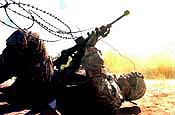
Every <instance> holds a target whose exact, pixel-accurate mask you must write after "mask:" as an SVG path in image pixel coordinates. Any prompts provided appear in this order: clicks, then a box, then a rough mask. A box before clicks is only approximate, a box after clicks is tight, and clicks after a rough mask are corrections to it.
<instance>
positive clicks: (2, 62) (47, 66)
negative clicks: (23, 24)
mask: <svg viewBox="0 0 175 115" xmlns="http://www.w3.org/2000/svg"><path fill="white" fill-rule="evenodd" d="M6 45H7V47H6V48H5V49H4V50H3V53H2V54H1V56H0V69H1V68H3V69H2V70H4V72H3V71H1V72H0V77H1V78H2V79H3V80H6V79H9V78H10V77H12V76H16V77H17V79H16V81H15V83H14V84H13V85H12V86H11V87H10V88H8V89H7V90H6V93H7V94H9V95H11V94H12V92H13V93H14V92H15V93H14V94H16V95H17V96H16V97H14V96H13V97H12V98H15V100H18V99H19V100H24V101H28V102H29V103H38V104H41V103H47V101H48V100H47V99H49V96H50V95H51V90H50V89H49V88H51V87H52V86H51V81H52V79H53V78H52V77H53V64H52V61H51V59H50V57H49V56H48V54H47V51H46V48H45V44H44V42H43V41H42V40H40V39H39V34H38V33H33V32H27V31H24V30H16V31H15V32H14V33H12V35H10V37H9V38H8V39H7V43H6ZM1 78H0V79H1ZM11 89H13V90H11ZM17 98H18V99H17Z"/></svg>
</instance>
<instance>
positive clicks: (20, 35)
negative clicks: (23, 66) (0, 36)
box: [6, 29, 27, 46]
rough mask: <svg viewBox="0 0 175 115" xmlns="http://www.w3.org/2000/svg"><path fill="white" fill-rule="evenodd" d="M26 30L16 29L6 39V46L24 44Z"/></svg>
mask: <svg viewBox="0 0 175 115" xmlns="http://www.w3.org/2000/svg"><path fill="white" fill-rule="evenodd" d="M26 36H27V32H26V31H25V30H20V29H18V30H16V31H15V32H13V33H12V34H11V35H10V36H9V38H8V39H7V40H6V45H7V46H25V45H26Z"/></svg>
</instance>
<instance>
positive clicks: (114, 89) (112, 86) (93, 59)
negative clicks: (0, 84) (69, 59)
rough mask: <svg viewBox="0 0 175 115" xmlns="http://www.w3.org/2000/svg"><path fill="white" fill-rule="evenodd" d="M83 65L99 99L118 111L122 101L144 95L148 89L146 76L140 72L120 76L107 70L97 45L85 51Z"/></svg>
mask: <svg viewBox="0 0 175 115" xmlns="http://www.w3.org/2000/svg"><path fill="white" fill-rule="evenodd" d="M82 65H83V67H84V68H85V71H86V74H87V75H88V77H89V78H90V79H91V80H90V82H91V85H92V86H93V87H94V89H95V90H96V95H97V101H98V102H100V103H101V104H103V105H104V106H106V107H107V108H109V109H110V110H111V111H116V110H117V109H119V108H120V106H121V104H122V102H124V101H132V100H136V99H139V98H141V97H143V95H144V94H145V91H146V85H145V82H144V76H143V75H142V74H141V73H138V72H131V73H128V74H123V75H121V76H120V77H119V78H117V77H116V76H113V75H110V74H108V73H107V72H106V70H105V67H104V61H103V59H102V55H101V52H100V51H99V50H98V49H97V48H95V47H89V48H87V49H86V51H85V56H84V57H83V59H82Z"/></svg>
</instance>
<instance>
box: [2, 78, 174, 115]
mask: <svg viewBox="0 0 175 115" xmlns="http://www.w3.org/2000/svg"><path fill="white" fill-rule="evenodd" d="M146 85H147V91H146V94H145V95H144V97H142V98H141V99H139V100H136V101H134V102H135V103H137V105H134V104H132V103H130V102H125V103H123V105H122V107H121V109H120V110H119V111H117V112H116V115H175V109H174V107H175V80H146ZM4 98H5V97H3V94H0V115H1V114H5V115H19V114H20V115H31V114H34V113H32V111H31V110H30V109H27V108H22V109H21V108H18V107H14V108H11V107H9V105H8V103H7V102H4V101H3V100H4ZM39 114H43V115H56V114H57V115H58V114H59V113H56V112H55V111H53V110H51V109H50V108H47V109H45V110H42V111H41V112H39V113H35V115H39Z"/></svg>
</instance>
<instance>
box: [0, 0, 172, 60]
mask: <svg viewBox="0 0 175 115" xmlns="http://www.w3.org/2000/svg"><path fill="white" fill-rule="evenodd" d="M0 2H4V0H0ZM21 2H25V3H30V4H33V5H34V6H38V7H39V8H41V9H44V10H48V11H50V12H53V13H54V14H56V15H57V16H58V17H60V18H61V19H62V20H63V21H64V22H65V23H67V24H68V25H70V26H71V27H72V28H73V29H74V30H77V28H80V29H87V28H91V27H100V26H101V25H105V24H108V23H110V22H112V21H113V20H115V19H116V18H118V17H119V16H121V15H122V14H123V12H124V11H125V10H130V15H129V16H127V17H124V18H123V19H122V20H120V21H119V22H117V23H116V24H114V25H113V26H112V28H111V32H110V34H109V35H108V36H107V37H106V38H104V41H106V42H108V43H109V44H111V45H112V46H113V47H115V48H116V49H117V50H118V51H120V53H122V54H126V55H131V56H139V57H148V56H151V55H153V54H160V53H162V52H166V53H167V54H169V55H170V56H172V57H174V58H175V51H174V49H175V32H174V30H175V13H174V11H175V7H174V4H175V2H174V0H21ZM0 12H3V9H0ZM1 14H2V13H1ZM0 19H1V20H5V21H7V17H5V15H1V16H0ZM15 21H16V23H23V24H24V25H25V23H26V22H25V21H23V20H20V21H19V20H15ZM24 28H25V27H24ZM30 30H31V31H37V32H39V33H40V36H41V38H43V39H49V40H51V39H52V38H53V39H54V38H56V37H55V36H52V35H50V34H49V33H47V32H46V31H45V30H42V29H41V28H39V27H38V26H34V27H33V28H31V29H30ZM13 31H14V29H11V28H9V27H6V26H5V25H3V24H0V35H1V37H0V39H1V42H0V51H2V50H3V48H4V47H5V40H6V39H7V38H8V36H10V34H11V33H12V32H13ZM89 31H91V30H89ZM82 34H83V35H86V34H84V33H82ZM80 35H81V34H80ZM73 44H74V41H72V40H61V41H60V42H57V43H48V44H47V45H48V50H49V53H50V55H54V56H55V55H57V54H58V52H59V51H60V50H62V49H66V48H67V47H71V46H72V45H73ZM98 47H99V48H100V49H101V50H104V49H110V47H108V46H107V45H105V44H104V42H99V43H98ZM111 49H112V48H111Z"/></svg>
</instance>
